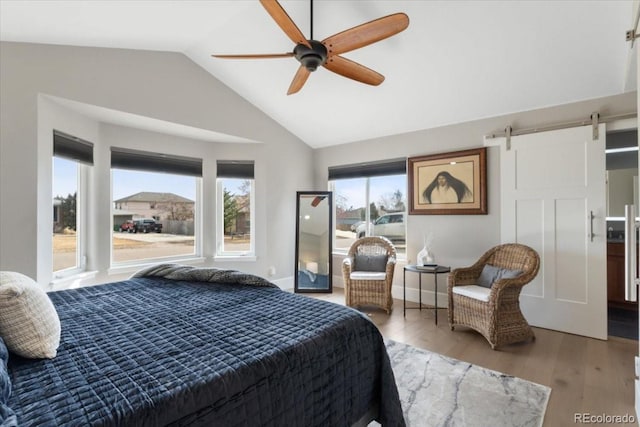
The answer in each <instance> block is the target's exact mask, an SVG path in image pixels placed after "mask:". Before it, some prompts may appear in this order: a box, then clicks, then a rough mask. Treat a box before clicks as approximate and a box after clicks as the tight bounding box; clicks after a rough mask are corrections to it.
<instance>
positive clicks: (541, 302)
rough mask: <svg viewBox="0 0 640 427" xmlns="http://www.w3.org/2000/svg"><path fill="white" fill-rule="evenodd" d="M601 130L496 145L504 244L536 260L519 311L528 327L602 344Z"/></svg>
mask: <svg viewBox="0 0 640 427" xmlns="http://www.w3.org/2000/svg"><path fill="white" fill-rule="evenodd" d="M605 138H606V135H605V126H604V125H603V124H601V125H600V126H599V138H598V139H597V140H593V128H592V127H591V126H584V127H579V128H570V129H562V130H556V131H550V132H541V133H535V134H530V135H522V136H516V137H512V139H511V149H510V150H507V149H506V144H505V143H504V142H503V143H502V144H501V153H500V163H501V193H502V194H501V197H502V212H501V215H502V227H501V240H502V242H504V243H507V242H517V243H523V244H525V245H528V246H530V247H532V248H533V249H535V250H536V251H537V252H538V253H539V254H540V258H541V265H540V272H539V273H538V276H537V277H536V278H535V280H534V281H533V282H531V283H529V284H528V285H526V286H525V287H524V288H523V289H522V293H521V296H520V305H521V308H522V312H523V313H524V316H525V317H526V319H527V320H528V321H529V323H530V324H531V325H533V326H539V327H542V328H547V329H553V330H558V331H563V332H569V333H572V334H578V335H584V336H588V337H593V338H599V339H607V277H606V220H605V216H606V207H605V185H606V182H605V151H604V150H605Z"/></svg>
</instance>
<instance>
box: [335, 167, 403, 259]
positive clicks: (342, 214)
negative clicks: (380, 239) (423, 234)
mask: <svg viewBox="0 0 640 427" xmlns="http://www.w3.org/2000/svg"><path fill="white" fill-rule="evenodd" d="M406 189H407V175H406V160H405V159H398V160H391V161H388V162H377V163H367V164H355V165H347V166H339V167H331V168H329V190H331V191H333V194H334V206H335V218H336V220H335V230H334V243H333V247H334V251H335V252H337V253H341V254H343V253H346V252H347V251H348V250H349V248H350V247H351V244H352V243H353V242H354V241H355V240H356V239H358V238H360V237H364V236H384V237H387V238H388V239H389V240H391V241H392V242H393V244H394V245H395V247H396V250H397V252H398V257H400V258H404V257H406V227H407V225H406V218H407V215H406V212H407V193H406V191H407V190H406Z"/></svg>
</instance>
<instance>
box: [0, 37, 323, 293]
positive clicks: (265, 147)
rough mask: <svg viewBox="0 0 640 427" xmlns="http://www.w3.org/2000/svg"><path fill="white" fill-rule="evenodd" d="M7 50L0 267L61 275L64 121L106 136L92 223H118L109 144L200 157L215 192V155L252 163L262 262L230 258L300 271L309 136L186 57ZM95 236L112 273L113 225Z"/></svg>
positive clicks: (209, 250)
mask: <svg viewBox="0 0 640 427" xmlns="http://www.w3.org/2000/svg"><path fill="white" fill-rule="evenodd" d="M0 55H1V61H0V94H1V96H0V111H2V114H1V115H0V269H2V270H14V271H19V272H22V273H24V274H27V275H29V276H31V277H33V278H35V279H36V280H38V282H39V283H41V284H46V283H48V282H49V280H50V279H51V261H50V258H51V256H50V251H51V244H50V242H51V220H52V213H51V211H52V209H51V200H52V194H51V191H52V190H51V133H50V131H51V129H53V128H54V127H56V128H60V130H65V131H69V133H72V134H75V135H76V136H78V137H81V138H84V139H87V140H90V141H93V142H95V143H96V144H97V145H96V166H95V167H94V168H93V169H92V172H91V176H90V177H89V182H90V186H92V188H93V189H94V191H92V192H91V193H90V195H89V200H87V203H88V211H89V224H91V223H93V224H108V223H109V221H110V219H109V212H110V207H109V205H108V204H109V200H110V195H109V194H110V192H109V187H108V185H109V179H108V176H109V175H108V173H109V171H108V163H109V162H108V146H109V144H110V143H111V142H110V141H114V140H116V139H117V140H118V144H117V145H119V146H123V144H122V141H123V140H126V141H128V142H129V141H130V142H131V145H132V146H136V147H139V148H148V149H154V150H157V151H166V152H167V153H179V152H180V153H185V154H186V155H198V156H201V157H202V158H203V159H204V167H205V177H204V178H203V182H204V183H203V187H204V190H203V191H204V192H205V196H209V197H210V196H211V195H212V194H214V192H215V187H212V185H214V180H215V178H214V175H212V174H215V161H216V159H236V158H238V159H254V160H255V161H256V166H255V168H256V175H257V177H258V178H259V180H257V182H256V204H257V205H258V206H257V212H256V222H257V224H256V227H257V228H258V230H260V231H259V234H258V246H257V254H256V255H257V262H255V263H238V264H232V265H228V264H225V266H229V267H234V268H235V267H242V268H243V269H245V270H247V271H250V272H254V273H257V274H261V275H266V274H267V270H268V268H269V267H271V266H274V267H275V268H276V272H277V274H276V275H275V276H274V277H273V278H274V279H277V278H280V277H290V276H292V275H293V259H294V255H293V250H294V249H293V247H294V242H295V237H294V234H295V194H296V191H298V190H309V189H312V188H311V187H312V182H313V174H312V159H313V151H312V150H311V148H309V147H308V146H307V145H306V144H305V143H304V142H302V141H300V140H299V139H298V138H297V137H295V136H294V135H292V134H291V133H289V132H288V131H287V130H285V129H284V128H282V127H281V126H280V125H278V124H277V123H276V122H274V121H273V120H272V119H271V118H269V117H268V116H266V115H265V114H264V113H262V112H261V111H260V110H258V109H257V108H255V107H254V106H252V105H251V104H249V103H248V102H247V101H245V100H244V99H243V98H241V97H240V96H238V95H237V94H236V93H234V92H233V91H231V90H230V89H229V88H228V87H226V86H225V85H223V84H222V83H221V82H219V81H218V80H216V79H215V78H213V77H212V76H211V75H209V74H208V73H206V72H205V71H204V70H202V69H201V68H200V67H198V66H197V65H195V64H194V63H193V62H192V61H190V60H189V59H188V58H186V57H185V56H184V55H181V54H177V53H166V52H147V51H134V50H122V49H101V48H84V47H67V46H54V45H39V44H29V43H11V42H2V43H1V44H0ZM44 95H52V96H55V97H59V98H64V99H70V100H73V101H78V102H82V103H86V104H90V105H97V106H100V107H106V108H109V109H113V110H118V111H124V112H128V113H133V114H137V115H141V116H146V117H151V118H154V119H160V120H165V121H168V122H173V123H178V124H182V125H187V126H192V127H196V128H201V129H205V130H211V131H215V132H220V133H225V134H229V135H234V136H239V137H244V138H248V139H252V140H256V141H260V142H261V144H229V143H227V144H224V143H217V144H216V143H207V142H203V141H195V140H185V139H181V138H174V137H171V136H168V135H162V134H153V133H152V132H143V131H138V130H135V129H129V128H125V127H120V126H113V125H108V124H102V123H96V122H95V121H93V120H90V119H86V118H83V117H78V114H77V113H74V112H70V111H68V110H65V108H63V107H60V106H59V105H56V104H55V103H54V102H52V101H51V100H49V99H48V98H47V97H46V96H44ZM133 141H135V143H134V142H133ZM291 158H295V159H296V162H295V167H292V164H291V161H290V159H291ZM275 189H277V190H275ZM209 200H210V202H209V205H207V206H205V207H204V212H205V221H210V222H212V223H213V219H214V210H215V208H214V206H211V204H212V203H214V202H212V201H213V200H214V199H212V198H210V199H209ZM101 229H104V230H108V226H105V227H102V228H101ZM87 233H88V240H89V243H88V244H89V245H90V246H89V253H90V254H92V256H93V259H89V260H88V264H89V266H90V268H95V269H97V270H98V271H99V272H100V273H101V274H103V275H106V267H107V264H108V246H107V244H106V242H107V240H106V237H105V235H103V234H101V233H104V232H101V231H99V230H98V229H97V228H95V227H94V228H91V229H89V230H87ZM213 236H214V235H213V234H212V232H210V233H209V236H208V237H209V238H212V237H213ZM213 248H214V242H213V241H206V242H204V255H205V256H207V257H211V256H212V254H213ZM267 248H269V250H267ZM47 260H48V261H47ZM210 262H211V261H210ZM98 280H108V278H107V277H106V276H105V277H102V278H99V279H98Z"/></svg>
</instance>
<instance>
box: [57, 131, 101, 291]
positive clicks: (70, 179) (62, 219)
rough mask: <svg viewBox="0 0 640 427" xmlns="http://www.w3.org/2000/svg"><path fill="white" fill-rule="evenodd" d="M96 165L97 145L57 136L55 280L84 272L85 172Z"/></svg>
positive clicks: (61, 134) (65, 135)
mask: <svg viewBox="0 0 640 427" xmlns="http://www.w3.org/2000/svg"><path fill="white" fill-rule="evenodd" d="M86 165H93V144H92V143H90V142H88V141H83V140H81V139H79V138H76V137H74V136H71V135H67V134H65V133H63V132H59V131H54V132H53V165H52V169H53V180H52V183H53V187H52V191H53V193H52V194H53V244H52V262H53V272H54V277H56V278H59V277H64V276H66V275H69V274H73V273H76V272H79V271H81V270H83V269H84V262H83V259H84V255H83V238H82V237H83V236H82V234H83V226H82V225H83V224H82V219H83V217H84V212H83V209H82V206H83V204H82V201H83V191H82V189H83V187H84V186H83V182H84V180H83V179H82V176H83V174H82V173H83V171H84V170H85V169H86Z"/></svg>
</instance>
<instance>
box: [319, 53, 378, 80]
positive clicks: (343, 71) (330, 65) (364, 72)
mask: <svg viewBox="0 0 640 427" xmlns="http://www.w3.org/2000/svg"><path fill="white" fill-rule="evenodd" d="M324 67H325V68H327V69H328V70H330V71H333V72H334V73H336V74H340V75H341V76H344V77H348V78H350V79H353V80H357V81H359V82H362V83H366V84H368V85H372V86H378V85H379V84H380V83H382V82H383V81H384V76H383V75H382V74H380V73H377V72H375V71H373V70H372V69H370V68H367V67H365V66H364V65H360V64H358V63H357V62H353V61H351V60H350V59H347V58H343V57H342V56H339V55H334V56H332V57H330V58H329V59H327V62H325V64H324Z"/></svg>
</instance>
